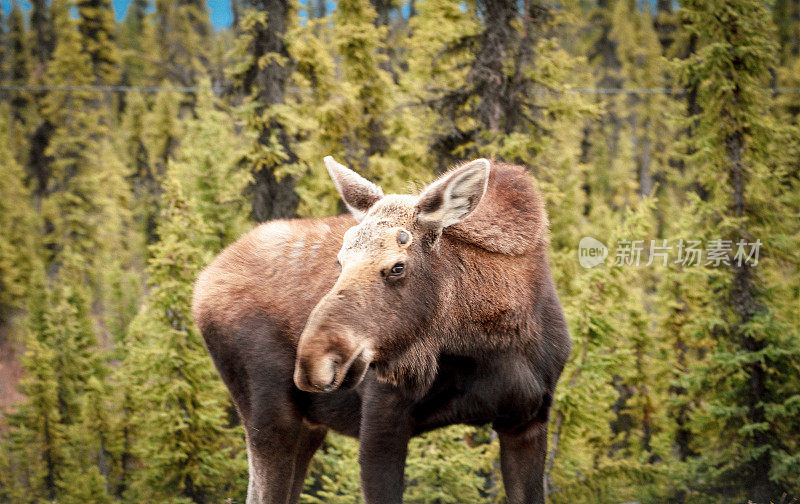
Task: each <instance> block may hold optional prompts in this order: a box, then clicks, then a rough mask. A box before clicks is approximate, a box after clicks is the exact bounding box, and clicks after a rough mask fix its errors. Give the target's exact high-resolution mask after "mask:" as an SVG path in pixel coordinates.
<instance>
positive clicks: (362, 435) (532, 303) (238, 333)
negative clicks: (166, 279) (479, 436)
mask: <svg viewBox="0 0 800 504" xmlns="http://www.w3.org/2000/svg"><path fill="white" fill-rule="evenodd" d="M325 164H326V166H327V168H328V172H329V173H330V175H331V177H332V178H333V181H334V183H335V185H336V188H337V189H338V190H339V193H340V195H341V197H342V199H343V200H344V202H345V204H346V206H347V208H348V209H349V210H350V213H351V214H352V216H339V217H330V218H325V219H302V220H284V221H274V222H270V223H266V224H262V225H260V226H258V227H256V228H255V229H253V230H252V231H251V232H249V233H247V234H246V235H244V236H243V237H242V238H241V239H239V240H238V241H237V242H236V243H234V244H233V245H231V246H229V247H228V248H227V249H225V250H224V251H223V252H222V253H221V254H220V255H219V256H218V257H217V258H216V259H215V260H214V261H213V262H212V263H211V265H210V266H208V268H206V269H205V271H203V273H202V274H201V275H200V277H199V278H198V280H197V284H196V286H195V293H194V303H193V309H194V316H195V320H196V321H197V324H198V326H199V327H200V330H201V332H202V334H203V337H204V339H205V341H206V345H207V346H208V350H209V352H210V353H211V356H212V358H213V360H214V363H215V365H216V367H217V370H218V371H219V374H220V376H221V377H222V379H223V381H224V382H225V384H226V385H227V387H228V389H229V390H230V393H231V396H232V398H233V402H234V404H235V406H236V408H237V410H238V412H239V415H240V417H241V419H242V423H243V425H244V429H245V434H246V439H247V453H248V461H249V466H250V482H249V486H248V494H247V502H248V504H278V503H280V504H287V503H288V504H296V503H297V502H298V500H299V496H300V492H301V490H302V486H303V481H304V479H305V475H306V471H307V468H308V463H309V461H310V459H311V457H312V456H313V454H314V452H315V451H316V450H317V449H318V448H319V446H320V444H321V443H322V441H323V440H324V438H325V435H326V433H327V432H328V430H329V429H330V430H333V431H336V432H340V433H343V434H346V435H349V436H353V437H356V438H358V441H359V462H360V465H361V488H362V492H363V496H364V500H365V502H366V503H367V504H399V503H402V499H403V485H404V479H403V471H404V467H405V459H406V453H407V444H408V441H409V439H410V438H411V437H412V436H416V435H419V434H422V433H424V432H427V431H430V430H432V429H436V428H439V427H443V426H446V425H451V424H456V423H466V424H487V423H491V424H492V427H493V428H494V429H495V431H496V432H497V434H498V437H499V440H500V466H501V470H502V474H503V483H504V486H505V491H506V495H507V497H508V502H509V503H511V504H534V503H543V502H544V483H543V472H544V461H545V456H546V453H547V449H546V448H547V418H548V411H549V409H550V406H551V403H552V400H553V393H554V389H555V386H556V382H557V381H558V378H559V375H560V374H561V370H562V368H563V366H564V363H565V361H566V359H567V357H568V355H569V351H570V340H569V335H568V332H567V326H566V323H565V321H564V315H563V312H562V310H561V306H560V303H559V300H558V296H557V295H556V291H555V288H554V285H553V280H552V276H551V274H550V270H549V266H548V260H547V247H548V235H547V230H548V222H547V216H546V213H545V210H544V206H543V203H542V200H541V197H540V195H539V193H538V191H537V190H536V189H535V188H534V186H533V185H532V183H531V181H530V179H529V176H528V175H527V173H526V172H525V170H524V169H523V168H521V167H518V166H511V165H506V164H500V163H494V162H490V161H487V160H485V159H478V160H475V161H472V162H470V163H467V164H464V165H461V166H458V167H456V168H454V169H452V170H450V171H449V172H447V173H445V174H444V175H443V176H442V177H441V178H439V179H438V180H437V181H436V182H434V183H432V184H430V185H429V186H427V187H426V188H425V189H424V190H423V191H422V192H421V193H420V194H419V195H395V194H389V195H385V196H384V194H383V192H382V190H381V189H380V188H379V187H378V186H376V185H374V184H372V183H371V182H369V181H367V180H365V179H364V178H362V177H361V176H359V175H358V174H356V173H355V172H353V171H351V170H350V169H348V168H346V167H344V166H342V165H340V164H339V163H337V162H336V161H334V160H333V159H332V158H330V157H327V158H325Z"/></svg>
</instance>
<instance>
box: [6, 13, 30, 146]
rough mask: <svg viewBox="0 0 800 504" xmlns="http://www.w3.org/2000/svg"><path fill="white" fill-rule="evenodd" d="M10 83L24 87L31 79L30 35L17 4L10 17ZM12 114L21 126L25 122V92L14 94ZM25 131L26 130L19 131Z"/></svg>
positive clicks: (26, 104) (27, 96) (27, 97)
mask: <svg viewBox="0 0 800 504" xmlns="http://www.w3.org/2000/svg"><path fill="white" fill-rule="evenodd" d="M8 25H9V26H8V34H7V35H6V37H7V40H8V45H7V46H6V47H7V48H8V49H7V51H8V53H7V55H6V58H7V60H8V63H7V65H8V83H9V84H11V85H12V86H24V85H26V84H27V83H28V78H29V77H30V48H29V45H28V34H27V33H26V30H25V18H24V16H23V15H22V8H20V6H19V4H17V3H16V2H14V3H13V5H12V7H11V12H10V13H9V15H8ZM11 96H12V98H11V100H10V103H11V114H12V118H13V120H14V121H16V122H19V123H20V125H19V126H18V128H19V127H20V126H22V124H23V123H24V121H25V115H26V108H27V106H28V103H29V100H30V97H29V95H28V93H26V92H25V91H24V90H17V91H13V92H12V95H11ZM19 131H24V130H21V129H20V130H19Z"/></svg>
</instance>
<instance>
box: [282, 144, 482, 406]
mask: <svg viewBox="0 0 800 504" xmlns="http://www.w3.org/2000/svg"><path fill="white" fill-rule="evenodd" d="M325 165H326V167H327V169H328V173H329V174H330V176H331V178H332V179H333V182H334V184H335V185H336V188H337V189H338V191H339V194H340V195H341V197H342V199H343V200H344V203H345V205H346V206H347V208H348V210H350V212H351V213H352V215H353V217H354V218H355V220H356V221H357V225H355V226H353V227H352V228H350V229H349V230H348V231H347V232H346V233H345V234H344V238H343V243H342V248H341V250H340V251H339V253H338V255H337V262H338V265H339V268H340V272H339V277H338V278H337V280H336V283H335V284H334V286H333V288H332V289H331V290H330V291H329V292H328V293H327V294H326V295H325V296H324V297H323V298H322V299H321V300H320V301H319V303H317V305H316V306H315V307H314V309H313V310H312V312H311V314H310V316H309V318H308V321H307V323H306V326H305V328H304V330H303V333H302V334H301V336H300V339H299V342H298V347H297V360H296V362H295V372H294V382H295V384H296V385H297V386H298V387H299V388H300V389H302V390H305V391H309V392H329V391H333V390H336V389H338V388H347V387H353V386H355V385H357V384H358V383H359V382H360V381H361V380H362V379H363V377H364V374H365V373H366V371H367V368H368V367H369V365H370V364H373V363H374V364H376V365H382V366H384V367H385V366H387V365H389V364H390V363H391V361H392V359H393V358H395V357H396V356H397V355H398V354H399V353H401V352H403V351H404V350H405V349H407V348H408V347H409V346H410V345H412V344H413V343H415V341H414V339H415V338H418V337H420V336H419V335H420V334H421V333H423V332H424V331H423V329H425V328H426V326H427V325H428V323H429V322H430V320H431V318H432V315H433V313H434V312H435V310H436V309H437V308H438V306H440V305H441V303H442V302H443V300H444V299H445V298H446V296H448V295H450V292H449V289H448V282H447V278H446V277H443V275H441V274H437V273H438V270H439V269H440V268H437V265H438V264H439V263H440V261H439V260H438V257H437V254H439V253H440V251H439V246H438V245H439V242H440V237H441V234H442V231H443V230H444V229H445V228H447V227H449V226H452V225H454V224H457V223H459V222H461V221H462V220H463V219H464V218H466V217H467V216H468V215H469V214H470V213H471V212H472V211H473V210H474V209H475V207H476V206H477V205H478V203H479V202H480V201H481V198H483V196H484V194H485V193H486V188H487V184H488V180H489V170H490V166H491V165H490V163H489V161H488V160H486V159H477V160H474V161H471V162H469V163H467V164H464V165H462V166H460V167H457V168H455V169H453V170H451V171H450V172H448V173H446V174H445V175H444V176H443V177H442V178H440V179H439V180H437V181H435V182H433V183H432V184H430V185H429V186H427V187H426V188H425V189H424V190H423V191H422V192H421V193H420V194H419V195H418V196H413V195H397V194H389V195H385V196H384V194H383V191H382V190H381V188H380V187H378V186H376V185H375V184H373V183H371V182H369V181H368V180H366V179H364V178H363V177H361V176H360V175H358V174H357V173H355V172H354V171H352V170H350V169H349V168H347V167H345V166H343V165H341V164H339V163H337V162H336V161H334V160H333V158H332V157H330V156H328V157H326V158H325Z"/></svg>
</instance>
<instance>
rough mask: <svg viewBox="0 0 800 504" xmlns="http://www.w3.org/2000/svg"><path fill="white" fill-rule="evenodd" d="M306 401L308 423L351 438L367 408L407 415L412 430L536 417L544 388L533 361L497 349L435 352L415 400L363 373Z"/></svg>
mask: <svg viewBox="0 0 800 504" xmlns="http://www.w3.org/2000/svg"><path fill="white" fill-rule="evenodd" d="M308 399H311V401H310V403H306V405H307V407H308V409H306V412H305V413H306V416H307V418H309V420H312V422H313V423H319V424H323V425H326V426H327V427H329V428H331V429H333V430H335V431H338V432H341V433H343V434H345V435H349V436H354V437H357V436H358V435H359V431H360V428H362V427H363V426H364V422H365V421H366V422H369V417H370V416H372V415H370V413H374V410H376V409H380V410H384V411H385V412H387V414H388V419H389V420H390V421H391V419H392V418H394V419H397V420H398V422H399V421H400V419H401V417H406V418H408V419H409V420H410V424H411V426H412V429H413V435H419V434H422V433H425V432H428V431H431V430H434V429H437V428H439V427H444V426H447V425H453V424H472V425H483V424H487V423H494V424H495V425H498V426H503V427H505V428H513V427H515V426H517V425H525V424H528V423H530V422H531V421H532V420H534V419H536V418H538V416H539V415H540V414H541V411H542V408H543V406H545V404H546V403H547V391H546V390H545V387H544V385H543V384H542V381H541V379H540V378H539V377H538V376H537V375H536V373H535V371H534V368H533V366H532V365H531V364H530V363H529V362H527V361H526V360H525V359H523V358H522V357H519V356H516V355H508V354H500V355H490V356H487V357H485V358H483V359H475V358H470V357H460V356H449V355H445V356H442V357H440V360H439V367H438V372H437V376H436V379H435V380H434V382H433V385H432V386H431V388H430V390H429V391H428V392H427V393H426V394H425V395H424V396H423V397H422V398H420V399H417V400H411V399H409V398H407V397H403V396H402V394H401V395H399V396H398V395H397V391H396V390H395V389H394V388H393V387H391V386H389V385H386V384H384V383H381V382H379V381H378V380H377V378H376V377H375V376H374V373H373V372H370V373H368V375H367V377H365V379H364V382H363V383H362V384H361V385H360V386H359V387H357V388H356V389H353V390H348V391H337V392H334V393H332V394H322V395H318V394H314V395H312V396H310V397H308Z"/></svg>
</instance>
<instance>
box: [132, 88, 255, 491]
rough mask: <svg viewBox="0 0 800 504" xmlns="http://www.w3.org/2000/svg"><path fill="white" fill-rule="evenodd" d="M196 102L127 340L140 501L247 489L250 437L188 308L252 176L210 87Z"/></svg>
mask: <svg viewBox="0 0 800 504" xmlns="http://www.w3.org/2000/svg"><path fill="white" fill-rule="evenodd" d="M206 89H207V88H206ZM197 104H198V106H197V109H196V110H197V113H198V117H197V118H196V119H193V120H191V121H190V122H189V124H188V125H187V135H186V137H185V139H184V143H183V145H182V147H181V150H180V153H179V154H178V156H177V159H176V161H173V162H170V163H169V166H168V169H167V173H166V174H165V178H164V183H163V190H164V193H163V198H164V208H163V210H162V213H161V217H160V220H159V223H158V226H157V230H156V232H157V235H158V237H159V240H158V241H157V242H156V243H154V244H153V245H151V247H150V254H151V259H150V261H149V265H148V283H149V285H150V291H149V293H148V295H147V296H146V298H145V301H144V305H143V307H142V308H141V310H140V311H139V313H138V314H137V316H136V318H135V319H134V321H133V322H132V325H131V329H130V331H129V334H128V335H127V337H126V341H127V346H128V350H129V351H128V352H127V355H126V362H125V364H124V365H125V370H124V372H125V373H126V374H127V380H129V381H130V383H129V386H131V387H133V388H132V389H131V391H132V393H133V395H132V403H133V408H134V411H135V418H134V428H135V434H134V435H135V440H136V441H135V442H136V445H135V448H134V452H135V453H136V456H137V458H138V459H139V460H142V461H147V462H146V467H144V468H142V469H140V470H138V471H136V474H135V481H134V482H133V483H132V486H131V489H130V490H129V492H128V495H129V496H130V498H134V499H155V500H158V501H161V502H186V501H187V500H188V501H190V502H197V503H204V502H217V501H220V500H222V499H224V498H226V497H229V498H236V499H239V498H242V493H243V492H244V489H245V487H246V481H245V480H244V472H245V470H246V463H245V461H244V453H243V439H242V432H241V430H239V429H232V428H231V427H229V416H228V411H229V399H228V397H227V393H226V391H225V389H224V386H223V385H222V383H221V382H220V380H219V378H218V375H217V373H216V371H215V370H214V366H213V364H212V362H211V359H210V358H209V356H208V352H207V351H206V349H205V346H204V344H203V341H202V337H201V335H200V332H199V331H198V329H197V328H196V327H195V325H194V324H193V322H192V320H191V313H190V312H191V293H192V287H193V281H194V279H195V278H196V277H197V275H198V274H199V272H200V270H201V269H202V268H203V267H204V266H205V264H206V263H207V261H208V260H209V259H210V258H211V257H212V254H213V253H216V252H217V251H219V250H220V248H221V247H222V246H223V245H224V244H226V243H228V242H229V241H230V240H231V239H232V237H233V235H234V234H238V230H239V229H240V228H239V227H238V226H239V225H240V223H241V222H242V220H241V219H242V216H243V215H244V212H243V210H242V207H243V205H242V203H243V201H242V200H241V198H240V194H241V191H242V189H243V188H244V185H245V184H246V183H247V181H248V180H247V176H246V172H245V174H244V175H242V171H241V170H240V169H239V168H238V166H237V165H236V159H237V155H236V154H237V152H236V148H237V145H238V141H237V140H236V138H235V136H234V135H233V133H232V131H231V130H230V129H225V126H224V125H225V124H227V123H228V121H227V120H226V118H225V117H224V115H222V114H221V113H220V112H218V111H216V110H215V104H214V102H213V98H212V97H211V94H210V91H209V90H206V91H205V93H204V94H203V95H202V96H201V97H199V98H198V102H197ZM217 142H219V144H217ZM198 168H199V171H198ZM220 211H221V212H222V214H218V213H217V212H220ZM219 215H224V218H225V219H226V222H223V221H222V220H217V219H218V217H219ZM211 223H216V224H215V225H214V227H211V226H210V224H211ZM217 226H218V227H217Z"/></svg>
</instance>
